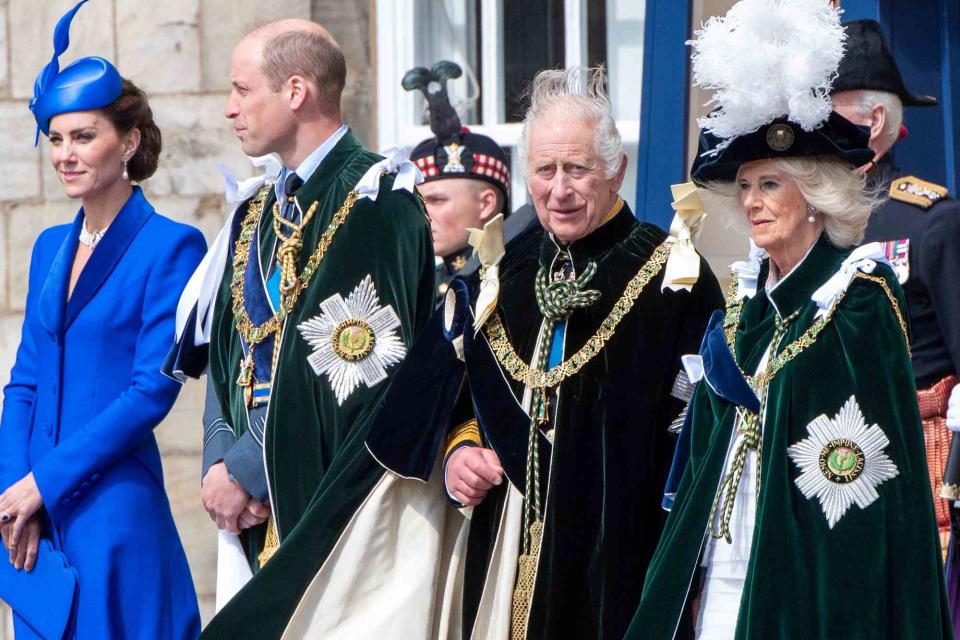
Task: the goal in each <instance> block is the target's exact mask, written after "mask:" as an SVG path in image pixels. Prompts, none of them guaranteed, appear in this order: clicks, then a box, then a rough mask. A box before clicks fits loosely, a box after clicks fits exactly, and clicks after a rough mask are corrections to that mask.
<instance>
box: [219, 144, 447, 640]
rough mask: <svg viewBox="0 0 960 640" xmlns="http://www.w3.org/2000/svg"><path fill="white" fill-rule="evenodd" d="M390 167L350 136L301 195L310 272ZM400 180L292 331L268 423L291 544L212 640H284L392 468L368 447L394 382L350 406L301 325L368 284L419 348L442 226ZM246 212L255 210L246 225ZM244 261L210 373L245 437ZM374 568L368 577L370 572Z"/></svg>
mask: <svg viewBox="0 0 960 640" xmlns="http://www.w3.org/2000/svg"><path fill="white" fill-rule="evenodd" d="M379 159H380V157H379V156H377V155H375V154H373V153H370V152H368V151H366V150H364V149H363V147H362V146H361V145H360V144H359V142H358V141H357V140H356V138H355V137H354V136H353V135H352V134H351V133H347V134H346V135H345V136H344V137H343V139H342V140H341V141H340V142H339V143H338V144H337V145H336V146H335V147H334V148H333V150H332V151H331V152H330V154H329V155H328V156H327V157H326V158H325V159H324V160H323V162H322V163H321V164H320V166H319V167H318V168H317V170H316V171H315V172H314V174H313V175H312V176H311V178H310V179H309V180H308V181H307V182H306V183H305V184H304V186H303V187H301V189H300V190H299V191H298V192H297V198H298V200H299V201H300V204H301V206H302V207H303V209H304V210H306V209H307V208H308V207H309V206H310V204H312V203H313V202H318V203H319V207H318V210H317V213H316V215H315V216H314V217H313V219H312V220H311V221H310V222H309V224H308V225H307V228H306V230H305V233H304V237H303V250H302V251H301V254H300V259H299V268H298V273H300V272H302V270H303V267H304V265H305V264H306V261H307V259H308V258H309V256H310V254H312V253H313V251H314V248H315V247H316V246H317V243H318V241H319V238H320V235H321V234H322V233H323V232H324V230H325V229H326V228H327V226H328V224H329V223H330V220H331V218H332V216H333V214H334V213H335V212H336V211H337V209H339V208H340V206H341V204H342V203H343V201H344V199H345V198H346V196H347V194H348V193H349V191H350V190H351V189H353V187H354V186H355V185H356V183H357V181H358V180H359V179H360V177H361V176H362V175H363V174H364V173H365V172H366V170H367V169H368V168H369V167H370V166H371V165H372V164H374V163H375V162H376V161H378V160H379ZM393 181H394V180H393V177H392V176H385V177H384V178H382V179H381V182H380V191H379V196H378V197H377V200H376V201H371V200H369V199H361V200H359V201H358V202H357V203H356V205H355V206H354V208H353V210H352V212H351V213H350V215H349V217H348V218H347V220H346V222H345V223H344V224H343V225H342V226H341V227H340V229H339V231H338V232H337V234H336V236H335V237H334V239H333V242H332V244H331V246H330V248H329V250H328V251H327V254H326V257H325V258H324V260H323V262H322V263H321V264H320V266H319V268H318V269H317V272H316V273H315V275H314V276H313V278H312V280H311V281H310V284H309V287H308V288H307V289H306V290H305V291H304V292H303V294H302V295H301V297H300V299H299V300H298V301H297V303H296V305H295V307H294V309H293V311H292V312H291V314H290V315H289V317H288V318H287V320H286V323H285V325H284V329H283V332H282V338H281V346H280V354H279V358H278V363H277V366H276V371H275V372H274V376H273V390H272V396H271V400H270V405H269V411H268V413H267V419H266V428H265V436H264V458H265V464H266V472H267V477H268V481H269V484H270V499H271V503H272V508H273V513H274V517H275V519H276V520H275V521H276V524H277V529H278V533H279V536H280V541H281V545H280V548H279V550H278V551H277V552H276V554H275V555H274V556H273V557H272V559H271V560H270V562H269V563H268V564H266V565H265V566H264V567H263V568H262V569H260V570H259V571H258V572H257V573H256V574H255V575H254V577H253V579H252V580H251V581H250V582H249V583H248V584H247V585H246V586H245V587H244V588H243V589H242V590H241V591H240V592H239V593H238V594H237V595H236V596H235V597H234V598H233V599H232V600H231V601H230V603H229V604H228V605H227V606H226V607H225V608H224V609H223V610H221V611H220V613H219V614H218V615H217V616H216V617H215V618H214V619H213V621H212V622H211V623H210V625H209V626H208V627H207V629H206V630H205V631H204V634H203V637H205V638H241V637H243V638H258V639H261V638H263V639H266V638H278V637H280V635H281V634H282V633H283V630H284V628H285V627H286V624H287V621H288V619H289V617H290V615H291V614H292V612H293V610H294V609H295V607H296V606H297V603H298V601H299V599H300V597H301V595H302V593H303V591H304V590H305V588H306V587H307V586H308V585H309V583H310V581H311V580H312V579H313V577H314V575H315V574H316V572H317V570H318V569H319V567H320V566H321V565H322V564H323V561H324V560H325V559H326V557H327V555H328V553H329V551H330V550H331V548H332V547H333V545H334V543H335V542H336V541H337V539H338V537H339V535H340V533H341V531H342V529H343V528H344V526H346V524H347V522H348V521H349V519H350V517H351V516H352V515H353V513H354V511H355V510H356V509H357V507H358V506H359V505H360V503H361V502H362V501H363V499H364V498H365V497H366V495H367V494H368V492H369V491H370V489H371V488H372V487H373V486H374V484H375V483H376V481H377V479H378V478H379V477H380V476H381V475H382V474H383V468H382V467H381V466H380V465H379V464H378V463H377V462H376V461H375V460H374V459H373V457H372V456H370V454H369V452H368V451H367V450H366V448H365V445H364V440H365V437H366V430H367V428H368V425H369V421H370V418H371V417H372V413H373V411H372V410H373V408H374V406H375V405H376V404H377V402H378V400H379V398H380V396H381V395H382V394H383V392H384V391H385V389H386V388H387V386H388V380H385V381H383V382H380V383H379V384H377V385H374V386H373V387H372V388H368V387H366V386H365V385H363V384H362V383H361V385H360V386H359V387H358V388H357V389H356V390H355V391H353V393H351V394H350V395H349V397H347V398H346V400H345V401H344V402H343V404H342V405H341V404H338V401H337V398H336V396H335V395H334V392H333V390H332V388H331V386H330V383H329V381H328V379H327V377H326V376H324V377H319V376H317V375H316V374H315V373H314V371H313V369H312V368H311V367H310V365H309V364H308V363H307V357H308V356H309V355H310V354H311V353H312V352H313V349H312V347H311V346H310V345H309V344H308V343H307V341H306V340H305V339H304V337H303V335H301V332H300V331H298V330H297V326H298V325H299V324H300V323H301V322H303V321H306V320H308V319H310V318H314V317H316V316H318V315H320V313H321V309H320V306H319V305H320V303H321V302H322V301H324V300H326V299H327V298H328V297H330V296H332V295H335V294H340V295H341V296H343V298H347V297H348V296H349V295H350V293H351V292H352V291H353V290H354V288H355V287H356V286H357V285H358V284H359V283H360V282H361V280H363V279H364V278H365V277H366V276H367V275H370V276H371V277H372V280H373V283H374V285H375V286H376V291H377V296H378V298H379V304H381V305H390V306H391V307H393V310H394V311H395V312H396V314H397V316H398V317H399V319H400V323H401V328H400V334H401V336H402V338H403V342H404V344H405V345H407V346H409V345H410V344H411V343H412V341H413V338H414V336H415V335H416V333H417V332H418V331H419V330H420V328H422V327H423V326H424V325H425V323H426V321H427V320H428V319H429V317H430V314H431V311H432V308H433V263H434V260H433V245H432V242H431V236H430V226H429V223H428V221H427V218H426V216H425V214H424V210H423V208H422V206H421V205H420V203H419V201H418V200H417V198H416V197H415V196H414V195H413V194H411V193H409V192H407V191H404V190H397V191H394V190H393ZM273 201H274V198H273V196H272V195H271V196H270V197H269V198H268V200H267V203H266V206H265V207H264V209H263V211H264V213H263V215H262V217H261V221H260V225H259V233H260V248H261V252H262V253H263V254H264V255H269V253H270V252H271V249H272V247H273V244H274V240H275V238H276V236H275V233H274V231H273V226H272V215H271V214H270V211H271V210H272V207H273ZM245 212H246V205H245V206H243V207H241V209H240V210H239V211H238V213H237V215H238V216H242V215H243V214H244V213H245ZM232 258H233V255H232V252H231V257H230V262H229V263H228V265H227V267H226V271H225V273H224V277H223V284H222V286H221V290H220V294H219V297H218V300H217V306H216V313H215V317H214V323H213V335H212V337H211V341H210V371H209V375H210V378H211V380H212V381H213V383H214V384H215V385H216V391H217V396H218V398H219V400H220V403H221V408H222V411H223V415H224V417H226V418H227V419H228V420H230V421H231V423H232V424H233V425H234V426H235V428H236V431H237V434H238V436H239V435H240V434H241V433H243V431H244V430H245V429H246V428H247V410H246V407H245V404H244V398H243V390H242V388H240V387H239V386H238V385H237V384H236V379H237V375H238V372H239V365H240V361H241V359H242V357H243V351H242V347H241V343H240V339H239V336H238V334H237V332H236V330H235V318H234V314H233V312H232V310H231V305H230V281H231V277H232V275H233V268H232ZM396 368H397V367H396V366H393V367H390V368H388V369H387V374H388V376H389V375H392V374H393V372H394V371H395V370H396ZM263 529H264V526H263V525H261V526H260V527H257V528H255V529H253V530H249V531H248V532H247V533H246V535H245V536H243V538H244V542H245V544H246V545H247V549H248V552H249V556H250V560H251V564H252V565H253V566H254V568H255V569H256V568H257V567H256V566H255V565H256V560H255V558H256V554H257V553H259V551H260V549H261V547H262V541H263ZM360 569H362V568H359V567H358V570H360Z"/></svg>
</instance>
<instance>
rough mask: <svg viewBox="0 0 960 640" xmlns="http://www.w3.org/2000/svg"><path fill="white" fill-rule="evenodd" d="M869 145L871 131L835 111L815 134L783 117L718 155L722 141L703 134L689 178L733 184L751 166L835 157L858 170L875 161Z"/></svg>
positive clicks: (747, 135)
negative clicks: (744, 167) (757, 162)
mask: <svg viewBox="0 0 960 640" xmlns="http://www.w3.org/2000/svg"><path fill="white" fill-rule="evenodd" d="M869 141H870V131H869V129H867V128H866V127H861V126H858V125H855V124H853V123H852V122H850V121H849V120H847V119H846V118H844V117H843V116H841V115H840V114H838V113H837V112H836V111H833V112H831V113H830V117H829V118H827V119H826V120H825V121H824V122H823V123H822V124H821V125H820V126H819V127H817V128H816V129H814V130H813V131H804V130H803V129H801V128H800V127H799V126H798V125H797V124H795V123H793V122H790V121H789V120H788V118H787V116H782V117H780V118H777V119H775V120H772V121H771V122H768V123H767V124H765V125H763V126H761V127H760V128H759V129H758V130H757V131H755V132H753V133H748V134H745V135H741V136H737V137H736V138H734V139H733V140H731V141H730V143H729V144H728V145H727V146H726V147H723V148H721V149H719V150H718V151H717V149H718V146H719V145H721V143H722V139H721V138H718V137H717V136H715V135H713V134H711V133H708V132H706V131H703V130H701V132H700V143H699V148H698V149H697V157H696V158H694V160H693V166H692V167H691V169H690V174H691V176H692V177H693V180H694V181H695V182H697V183H699V184H704V183H706V182H710V181H712V180H722V181H731V180H735V179H736V177H737V171H738V170H739V169H740V166H741V165H743V164H746V163H748V162H752V161H754V160H766V159H771V158H796V157H803V156H836V157H838V158H839V159H840V160H843V161H844V162H847V163H849V164H850V165H851V166H854V167H859V166H861V165H864V164H866V163H868V162H870V161H871V160H873V156H874V152H873V149H870V148H869V147H868V146H867V143H868V142H869ZM714 151H715V152H714Z"/></svg>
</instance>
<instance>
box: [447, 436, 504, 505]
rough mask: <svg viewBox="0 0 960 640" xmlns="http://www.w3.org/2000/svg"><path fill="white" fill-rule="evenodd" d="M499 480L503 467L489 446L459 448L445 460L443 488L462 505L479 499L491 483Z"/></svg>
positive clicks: (491, 485) (476, 502) (477, 502)
mask: <svg viewBox="0 0 960 640" xmlns="http://www.w3.org/2000/svg"><path fill="white" fill-rule="evenodd" d="M501 482H503V467H502V466H500V458H498V457H497V454H496V453H495V452H494V451H493V449H484V448H482V447H462V448H460V449H457V450H456V451H454V452H453V453H452V454H451V455H450V460H448V461H447V491H448V492H449V493H450V495H451V496H453V498H454V499H455V500H456V501H457V502H459V503H460V504H462V505H465V506H467V507H472V506H475V505H478V504H480V503H481V502H483V499H484V498H486V497H487V492H488V491H489V490H490V488H491V487H493V486H494V485H499V484H500V483H501Z"/></svg>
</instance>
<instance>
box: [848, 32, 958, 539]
mask: <svg viewBox="0 0 960 640" xmlns="http://www.w3.org/2000/svg"><path fill="white" fill-rule="evenodd" d="M844 28H845V30H846V32H847V43H846V44H847V49H846V55H845V57H844V59H843V61H842V62H841V63H840V68H839V72H838V73H839V75H838V77H837V79H836V81H834V84H833V96H832V97H833V105H834V108H835V109H836V111H837V112H838V113H840V114H841V115H843V116H844V117H846V118H848V119H849V120H851V121H852V122H854V123H856V124H859V125H864V126H867V127H869V128H870V148H872V149H873V150H874V151H875V152H876V156H875V157H874V160H873V162H872V163H870V164H869V165H867V166H866V167H864V170H866V171H868V177H869V179H871V180H872V181H873V182H874V184H876V186H877V187H878V188H879V189H881V190H883V191H887V192H889V195H890V198H889V200H887V202H886V203H884V204H882V205H881V206H880V207H879V208H878V209H876V210H875V211H874V212H873V215H872V216H871V217H870V222H869V224H868V226H867V231H866V236H865V238H864V242H882V243H883V244H884V247H885V250H886V255H887V258H888V259H889V260H890V262H891V264H893V266H894V269H895V271H896V273H897V278H898V279H899V281H900V284H901V285H903V290H904V293H905V294H906V299H907V309H908V312H909V315H910V327H911V339H910V349H911V361H912V364H913V373H914V377H915V379H916V383H917V389H918V392H917V395H918V399H919V403H920V413H921V417H922V418H923V431H924V440H925V442H926V448H927V462H928V466H929V474H930V486H931V489H932V490H933V494H934V502H935V505H936V514H937V526H938V528H939V530H940V536H941V541H942V542H943V543H944V548H946V540H947V539H948V537H949V533H950V513H949V511H950V501H949V500H946V499H943V497H944V496H943V494H941V485H942V484H943V483H942V478H943V473H944V467H945V465H946V462H947V454H948V452H949V449H950V432H949V430H948V429H947V426H946V420H945V414H946V409H947V402H948V399H949V397H950V394H951V392H952V393H957V392H956V391H954V387H955V386H956V385H957V382H958V378H957V372H958V371H960V296H958V295H957V289H956V284H955V282H954V278H955V277H956V274H957V273H960V203H958V202H957V201H956V200H954V199H953V198H951V197H949V194H948V193H947V188H946V187H944V186H941V185H938V184H934V183H932V182H929V181H927V180H923V179H921V178H919V177H917V176H914V175H911V174H910V173H909V172H908V171H904V170H901V169H900V168H899V167H897V166H896V165H894V163H893V160H892V158H891V157H890V151H891V148H892V147H893V146H894V144H895V143H896V142H897V140H898V139H899V138H900V137H901V135H903V132H904V131H905V130H904V129H903V127H902V122H903V107H905V106H907V107H929V106H935V105H936V104H937V101H936V99H935V98H933V97H931V96H925V95H917V94H915V93H912V92H910V91H909V90H908V89H907V88H906V86H905V84H904V82H903V79H902V77H901V75H900V71H899V69H898V68H897V64H896V61H895V60H894V58H893V55H892V54H891V53H890V48H889V47H888V46H887V43H886V42H885V41H884V38H883V34H882V32H881V31H880V25H879V24H878V23H877V22H876V21H874V20H855V21H851V22H847V23H846V24H845V25H844ZM958 492H960V487H957V486H956V485H953V487H952V492H948V493H950V497H951V498H952V499H954V500H955V499H957V498H958V497H960V494H958Z"/></svg>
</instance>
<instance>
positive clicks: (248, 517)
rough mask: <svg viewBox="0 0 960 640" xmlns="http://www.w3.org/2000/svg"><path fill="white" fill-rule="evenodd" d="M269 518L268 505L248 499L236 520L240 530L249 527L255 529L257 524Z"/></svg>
mask: <svg viewBox="0 0 960 640" xmlns="http://www.w3.org/2000/svg"><path fill="white" fill-rule="evenodd" d="M269 517H270V505H269V504H265V503H263V502H260V501H259V500H256V499H254V498H250V501H249V502H247V506H246V507H244V508H243V512H242V513H241V514H240V517H239V518H238V519H237V523H238V524H239V525H240V528H241V529H249V528H250V527H255V526H257V525H258V524H262V523H264V522H266V521H267V518H269Z"/></svg>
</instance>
